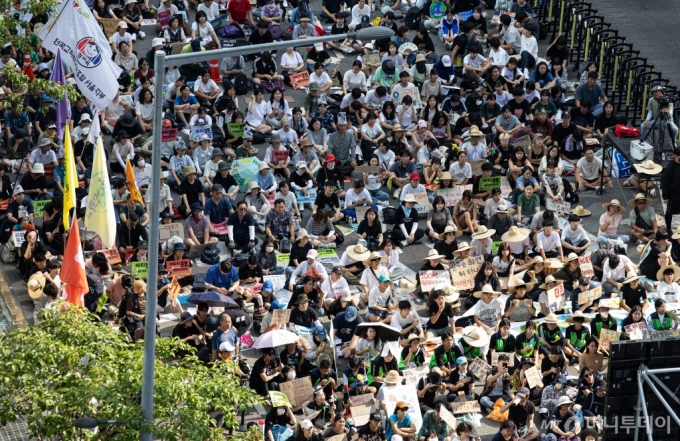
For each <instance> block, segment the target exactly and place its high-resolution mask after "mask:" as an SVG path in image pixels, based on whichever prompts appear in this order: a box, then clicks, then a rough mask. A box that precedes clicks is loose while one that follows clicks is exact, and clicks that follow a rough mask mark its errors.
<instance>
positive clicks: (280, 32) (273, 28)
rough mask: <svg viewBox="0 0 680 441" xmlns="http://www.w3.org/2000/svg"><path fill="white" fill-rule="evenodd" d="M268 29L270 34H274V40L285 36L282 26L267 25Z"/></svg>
mask: <svg viewBox="0 0 680 441" xmlns="http://www.w3.org/2000/svg"><path fill="white" fill-rule="evenodd" d="M267 29H269V32H270V33H271V34H272V38H273V39H274V40H278V39H279V38H281V36H282V35H283V30H282V29H281V25H275V24H271V23H269V24H268V25H267Z"/></svg>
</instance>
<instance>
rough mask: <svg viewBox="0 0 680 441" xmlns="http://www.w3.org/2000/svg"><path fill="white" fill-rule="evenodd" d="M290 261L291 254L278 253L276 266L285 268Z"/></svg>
mask: <svg viewBox="0 0 680 441" xmlns="http://www.w3.org/2000/svg"><path fill="white" fill-rule="evenodd" d="M288 262H290V254H289V253H287V254H283V253H280V254H277V255H276V266H280V267H282V268H285V267H287V266H288Z"/></svg>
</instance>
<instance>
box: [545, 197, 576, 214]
mask: <svg viewBox="0 0 680 441" xmlns="http://www.w3.org/2000/svg"><path fill="white" fill-rule="evenodd" d="M545 208H546V209H548V210H550V211H554V212H556V213H569V210H571V204H570V203H569V202H566V201H556V200H554V199H553V198H551V197H546V198H545Z"/></svg>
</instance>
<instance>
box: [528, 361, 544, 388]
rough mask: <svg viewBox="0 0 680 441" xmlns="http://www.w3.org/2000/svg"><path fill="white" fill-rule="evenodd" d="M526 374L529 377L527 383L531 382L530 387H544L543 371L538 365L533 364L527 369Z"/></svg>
mask: <svg viewBox="0 0 680 441" xmlns="http://www.w3.org/2000/svg"><path fill="white" fill-rule="evenodd" d="M524 376H525V377H526V379H527V383H529V388H530V389H533V388H535V387H543V377H542V376H541V373H540V372H539V371H538V367H537V366H532V367H530V368H529V369H527V370H525V371H524Z"/></svg>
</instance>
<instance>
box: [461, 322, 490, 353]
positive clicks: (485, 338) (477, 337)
mask: <svg viewBox="0 0 680 441" xmlns="http://www.w3.org/2000/svg"><path fill="white" fill-rule="evenodd" d="M463 340H465V343H467V344H468V345H470V346H472V347H473V348H481V347H483V346H486V345H488V344H489V334H487V333H486V332H485V331H484V330H482V328H480V327H479V326H468V327H466V328H465V329H463Z"/></svg>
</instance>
